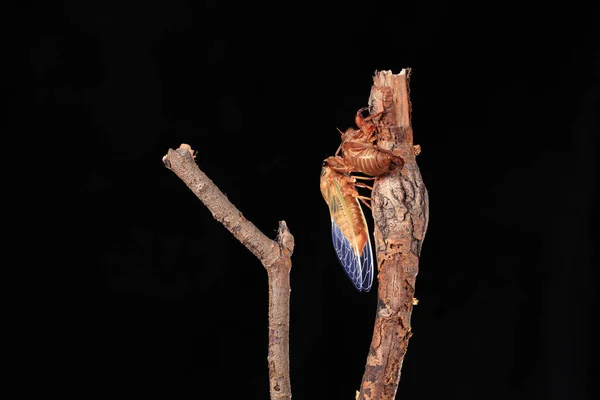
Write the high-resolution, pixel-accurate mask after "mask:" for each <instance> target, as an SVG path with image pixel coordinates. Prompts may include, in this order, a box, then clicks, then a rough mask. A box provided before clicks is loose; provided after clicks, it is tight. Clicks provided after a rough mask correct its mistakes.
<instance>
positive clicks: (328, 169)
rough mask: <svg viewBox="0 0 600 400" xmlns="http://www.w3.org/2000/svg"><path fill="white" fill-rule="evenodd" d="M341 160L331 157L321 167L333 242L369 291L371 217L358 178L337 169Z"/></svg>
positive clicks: (350, 274) (344, 264) (349, 270)
mask: <svg viewBox="0 0 600 400" xmlns="http://www.w3.org/2000/svg"><path fill="white" fill-rule="evenodd" d="M338 163H339V160H336V158H335V157H329V158H328V159H326V160H325V161H323V168H322V169H321V194H322V195H323V198H324V199H325V202H327V205H328V206H329V213H330V215H331V235H332V240H333V246H334V248H335V252H336V255H337V258H338V260H339V261H340V264H341V265H342V267H344V271H345V272H346V274H347V275H348V277H349V278H350V280H351V281H352V283H353V284H354V286H355V287H356V289H358V290H359V291H365V292H368V291H369V290H370V289H371V285H372V283H373V250H372V248H371V239H370V237H369V232H368V228H367V221H366V219H365V216H364V214H363V211H362V208H361V206H360V203H359V200H358V197H359V196H358V193H357V191H356V189H355V187H354V185H355V182H354V178H353V177H352V176H350V175H347V174H343V173H340V172H337V171H336V168H337V169H339V165H337V164H338Z"/></svg>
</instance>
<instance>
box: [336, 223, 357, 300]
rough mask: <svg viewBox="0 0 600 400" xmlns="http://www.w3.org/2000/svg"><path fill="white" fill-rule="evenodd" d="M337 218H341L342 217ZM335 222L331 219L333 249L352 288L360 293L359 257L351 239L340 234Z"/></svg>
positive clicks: (340, 231)
mask: <svg viewBox="0 0 600 400" xmlns="http://www.w3.org/2000/svg"><path fill="white" fill-rule="evenodd" d="M339 218H343V215H342V216H341V217H338V219H339ZM335 220H336V218H332V220H331V237H332V240H333V248H334V249H335V253H336V255H337V258H338V260H339V261H340V264H341V265H342V267H344V271H345V272H346V275H348V278H350V280H351V281H352V284H353V285H354V287H356V289H357V290H359V291H360V290H362V287H363V271H362V266H361V260H360V257H358V256H357V250H356V248H355V247H356V246H355V245H354V246H353V244H352V243H351V239H352V238H350V239H349V238H347V237H346V236H345V235H344V234H343V233H342V230H341V229H340V227H339V226H338V224H337V223H336V221H335Z"/></svg>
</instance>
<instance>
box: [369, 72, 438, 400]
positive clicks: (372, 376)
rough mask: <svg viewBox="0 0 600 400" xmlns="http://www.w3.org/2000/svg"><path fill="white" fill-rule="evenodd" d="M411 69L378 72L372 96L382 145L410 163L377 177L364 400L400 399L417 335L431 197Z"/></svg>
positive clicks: (372, 107)
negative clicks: (375, 284)
mask: <svg viewBox="0 0 600 400" xmlns="http://www.w3.org/2000/svg"><path fill="white" fill-rule="evenodd" d="M409 74H410V70H402V71H401V72H400V73H399V74H392V73H391V72H390V71H381V72H377V73H376V74H375V77H374V79H373V80H374V84H373V87H372V89H371V96H370V98H369V105H370V107H371V114H377V113H380V112H382V111H383V115H382V117H381V118H379V119H377V120H376V121H375V124H376V126H377V132H378V137H377V139H378V142H377V144H378V146H379V147H382V148H384V149H387V150H393V151H394V152H395V153H396V154H399V155H401V156H402V158H403V159H404V163H405V164H404V168H402V170H400V171H397V172H394V173H391V174H388V175H385V176H383V177H381V178H379V179H377V180H376V181H375V185H374V189H373V203H372V206H373V218H374V220H375V245H376V248H377V262H378V271H379V275H378V280H379V292H378V297H379V299H378V303H377V315H376V319H375V329H374V332H373V339H372V342H371V347H370V349H369V355H368V357H367V364H366V367H365V373H364V375H363V380H362V384H361V388H360V393H359V394H358V398H359V399H377V400H393V399H394V397H395V395H396V391H397V389H398V383H399V381H400V370H401V368H402V362H403V361H404V355H405V353H406V350H407V346H408V339H409V338H410V336H411V335H412V333H411V326H410V316H411V313H412V308H413V305H414V304H416V299H414V297H413V296H414V292H415V281H416V277H417V272H418V269H419V257H420V254H421V245H422V243H423V239H424V238H425V232H426V230H427V223H428V220H429V198H428V194H427V190H426V188H425V185H424V184H423V180H422V178H421V173H420V172H419V167H418V166H417V163H416V158H415V157H416V154H418V153H417V152H418V151H419V150H420V148H419V147H415V146H414V144H413V132H412V126H411V119H410V114H411V104H410V98H409V80H408V78H409Z"/></svg>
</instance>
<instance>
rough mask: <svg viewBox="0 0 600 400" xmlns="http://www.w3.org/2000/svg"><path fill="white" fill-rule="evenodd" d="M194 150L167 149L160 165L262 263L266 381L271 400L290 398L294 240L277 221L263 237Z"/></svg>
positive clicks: (281, 222) (183, 148)
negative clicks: (266, 318)
mask: <svg viewBox="0 0 600 400" xmlns="http://www.w3.org/2000/svg"><path fill="white" fill-rule="evenodd" d="M194 158H195V156H194V151H193V150H192V149H191V148H190V146H189V145H187V144H182V145H181V146H179V148H178V149H177V150H173V149H169V151H168V153H167V155H166V156H164V157H163V163H164V164H165V166H166V167H167V168H168V169H170V170H171V171H173V172H175V174H176V175H177V176H178V177H179V178H181V180H182V181H183V182H184V183H185V184H186V185H187V186H188V187H189V188H190V189H191V190H192V192H194V194H195V195H196V196H197V197H198V198H199V199H200V200H201V201H202V203H204V205H205V206H206V207H207V208H208V209H209V210H210V212H211V213H212V215H213V217H214V218H215V219H216V220H217V221H219V222H221V223H222V224H223V226H225V228H227V230H229V232H231V233H232V234H233V236H235V237H236V238H237V239H238V240H239V241H240V242H242V244H243V245H244V246H246V247H247V248H248V250H250V251H251V252H252V253H253V254H254V255H255V256H256V257H257V258H258V259H259V260H260V262H261V263H262V264H263V266H264V267H265V268H266V270H267V275H268V277H269V354H268V357H267V360H268V364H269V380H270V391H271V399H272V400H284V399H291V398H292V390H291V385H290V366H289V316H290V269H291V267H292V262H291V256H292V252H293V251H294V237H293V236H292V234H291V233H290V231H289V230H288V228H287V225H286V223H285V222H284V221H280V222H279V231H278V234H277V240H276V241H274V240H271V239H269V238H268V237H267V236H265V235H264V234H263V233H262V232H261V231H260V230H259V229H258V228H257V227H256V226H255V225H254V224H253V223H252V222H250V221H248V220H247V219H246V218H244V216H243V215H242V213H241V212H240V211H239V210H238V209H237V208H236V207H235V206H234V205H233V204H231V202H230V201H229V200H228V199H227V197H226V196H225V195H224V194H223V192H221V191H220V190H219V188H218V187H217V186H216V185H215V184H214V183H213V182H212V181H211V180H210V179H209V178H208V176H206V174H204V172H202V171H201V170H200V168H198V165H197V164H196V162H195V161H194Z"/></svg>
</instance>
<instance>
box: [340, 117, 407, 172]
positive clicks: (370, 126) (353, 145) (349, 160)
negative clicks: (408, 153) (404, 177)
mask: <svg viewBox="0 0 600 400" xmlns="http://www.w3.org/2000/svg"><path fill="white" fill-rule="evenodd" d="M364 110H366V108H361V109H360V110H358V112H357V113H356V125H357V126H358V129H353V128H350V129H348V130H346V132H342V144H341V145H340V147H339V149H338V151H337V152H336V155H338V154H339V152H340V151H341V152H342V158H343V159H344V164H345V165H346V166H347V167H348V168H349V170H350V171H352V172H362V173H364V174H367V175H370V176H381V175H384V174H387V173H388V172H391V171H393V170H395V169H402V167H403V166H404V160H403V159H402V157H400V156H399V155H397V154H394V152H393V151H390V150H386V149H382V148H379V146H377V144H376V143H374V142H375V140H376V135H375V134H376V128H375V124H374V123H373V122H372V121H371V120H372V119H373V118H375V117H377V116H379V115H381V113H378V114H375V115H370V116H369V117H367V118H363V117H362V112H363V111H364Z"/></svg>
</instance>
